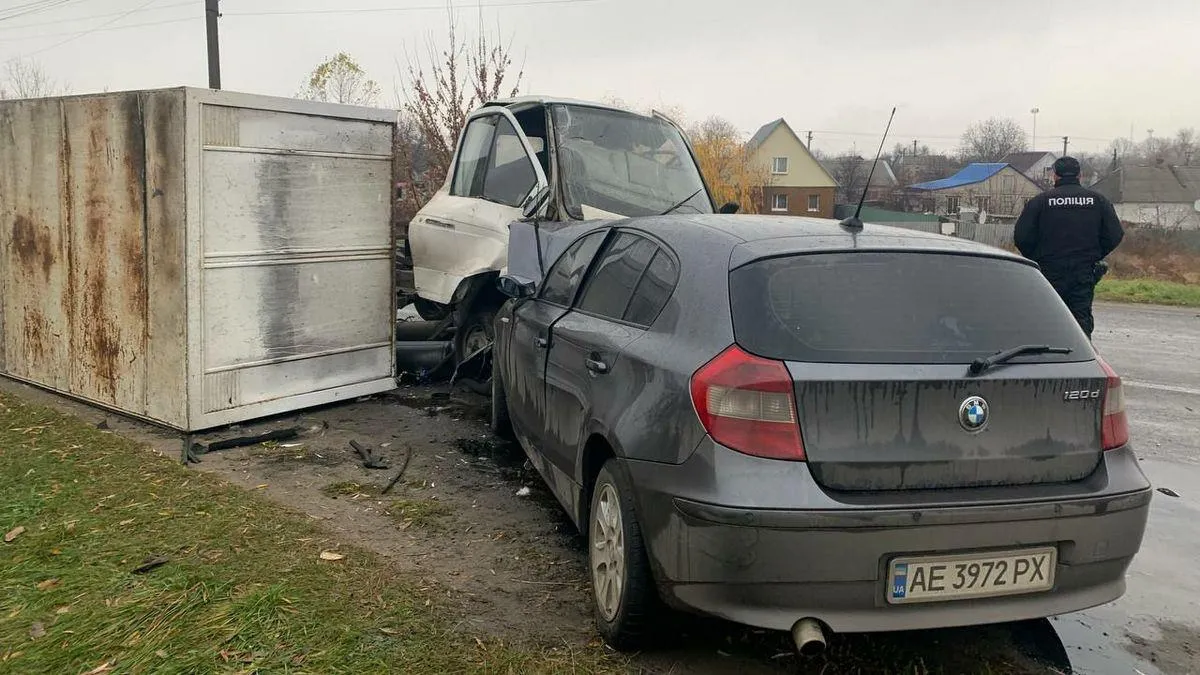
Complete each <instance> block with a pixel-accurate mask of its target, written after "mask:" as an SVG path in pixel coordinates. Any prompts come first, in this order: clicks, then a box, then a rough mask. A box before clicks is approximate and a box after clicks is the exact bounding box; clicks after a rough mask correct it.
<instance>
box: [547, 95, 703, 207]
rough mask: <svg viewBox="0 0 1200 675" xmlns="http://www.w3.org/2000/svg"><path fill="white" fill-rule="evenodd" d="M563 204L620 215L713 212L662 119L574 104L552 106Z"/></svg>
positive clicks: (686, 153)
mask: <svg viewBox="0 0 1200 675" xmlns="http://www.w3.org/2000/svg"><path fill="white" fill-rule="evenodd" d="M552 115H553V118H554V133H555V136H556V141H557V144H558V162H559V168H560V169H561V174H562V176H561V181H562V192H563V197H564V202H565V203H564V206H565V208H566V211H567V213H568V214H570V216H571V217H572V218H576V219H582V218H585V217H587V216H586V215H585V213H584V210H585V209H586V208H589V207H590V208H591V209H596V210H600V211H605V212H608V213H615V214H618V215H622V216H628V217H635V216H651V215H658V214H661V213H664V212H666V211H668V210H671V209H674V211H672V212H673V213H712V212H713V207H712V202H711V201H710V199H709V196H708V192H707V191H706V190H705V189H704V181H703V180H702V179H701V178H700V171H699V170H698V169H697V168H696V162H695V161H694V160H693V159H692V155H691V151H690V150H688V147H687V144H686V143H685V142H684V139H683V136H682V135H681V134H680V133H679V130H678V129H676V128H675V127H674V126H672V125H671V124H668V123H667V122H666V121H664V120H661V119H658V118H654V117H645V116H643V115H635V114H633V113H627V112H622V111H619V110H608V109H604V108H593V107H589V106H579V105H556V106H554V107H553V109H552Z"/></svg>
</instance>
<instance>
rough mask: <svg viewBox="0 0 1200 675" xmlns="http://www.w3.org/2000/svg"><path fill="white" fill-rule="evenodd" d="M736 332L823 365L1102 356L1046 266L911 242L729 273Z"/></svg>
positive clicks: (762, 346) (755, 344)
mask: <svg viewBox="0 0 1200 675" xmlns="http://www.w3.org/2000/svg"><path fill="white" fill-rule="evenodd" d="M729 287H730V288H729V290H730V299H731V302H732V312H733V326H734V334H735V336H736V338H737V341H738V343H739V344H740V345H741V346H742V347H743V348H744V349H746V350H748V351H750V352H752V353H755V354H758V355H760V356H764V357H767V358H774V359H782V360H787V361H809V362H824V363H970V362H971V361H972V360H974V359H976V358H978V357H980V356H987V355H990V354H993V353H995V352H997V351H1000V350H1002V349H1008V348H1010V347H1015V346H1018V345H1050V346H1053V347H1069V348H1071V349H1072V350H1073V351H1072V353H1071V354H1069V355H1043V356H1029V357H1021V359H1018V360H1026V361H1084V360H1090V359H1092V358H1094V357H1095V355H1094V352H1093V351H1092V349H1091V346H1090V345H1089V343H1088V341H1087V337H1086V336H1085V335H1084V334H1083V331H1081V330H1080V329H1079V327H1078V325H1077V324H1076V323H1075V320H1074V319H1073V318H1072V316H1071V314H1070V312H1068V311H1067V308H1066V307H1065V306H1064V305H1063V304H1062V302H1061V301H1060V300H1059V299H1058V296H1057V295H1056V294H1055V293H1054V290H1053V289H1052V288H1051V287H1050V285H1049V284H1048V283H1047V282H1046V281H1045V279H1043V278H1042V275H1041V273H1039V272H1038V271H1037V269H1035V268H1033V267H1030V266H1028V265H1025V264H1022V263H1019V262H1016V261H1011V260H1001V259H995V258H983V257H975V256H961V255H945V254H930V253H902V252H896V253H892V252H855V253H827V254H815V255H795V256H788V257H782V258H773V259H769V260H762V261H758V262H754V263H750V264H748V265H745V266H743V267H740V268H738V269H736V270H734V271H733V272H731V273H730V275H729Z"/></svg>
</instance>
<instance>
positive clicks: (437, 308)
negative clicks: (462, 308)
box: [413, 298, 450, 321]
mask: <svg viewBox="0 0 1200 675" xmlns="http://www.w3.org/2000/svg"><path fill="white" fill-rule="evenodd" d="M413 309H415V310H417V314H418V315H419V316H420V317H421V318H422V319H424V320H425V321H441V320H442V319H445V318H446V317H448V316H450V308H449V307H447V306H446V305H439V304H438V303H436V302H433V301H432V300H426V299H425V298H414V299H413Z"/></svg>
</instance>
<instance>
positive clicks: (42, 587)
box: [37, 579, 62, 591]
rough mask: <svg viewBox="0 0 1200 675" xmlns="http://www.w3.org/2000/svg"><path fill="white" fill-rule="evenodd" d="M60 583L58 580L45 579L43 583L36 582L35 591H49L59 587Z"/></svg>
mask: <svg viewBox="0 0 1200 675" xmlns="http://www.w3.org/2000/svg"><path fill="white" fill-rule="evenodd" d="M60 583H62V582H61V581H60V580H59V579H47V580H45V581H40V582H38V585H37V589H38V590H39V591H45V590H49V589H51V588H54V587H55V586H57V585H59V584H60Z"/></svg>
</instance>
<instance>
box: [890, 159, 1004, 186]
mask: <svg viewBox="0 0 1200 675" xmlns="http://www.w3.org/2000/svg"><path fill="white" fill-rule="evenodd" d="M1006 166H1008V165H1007V164H1005V163H1003V162H991V163H982V162H977V163H975V164H968V165H966V166H964V167H963V168H962V170H961V171H959V172H958V173H956V174H954V175H953V176H950V177H949V178H939V179H938V180H931V181H928V182H925V183H917V184H916V185H910V186H909V189H911V190H945V189H946V188H956V187H962V186H964V185H972V184H974V183H982V182H983V181H985V180H987V179H989V178H991V177H992V176H995V175H996V174H998V173H1000V171H1001V170H1003V169H1004V167H1006Z"/></svg>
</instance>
